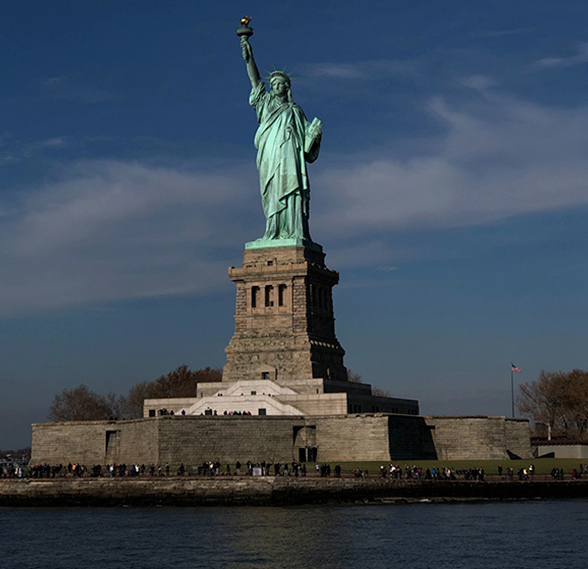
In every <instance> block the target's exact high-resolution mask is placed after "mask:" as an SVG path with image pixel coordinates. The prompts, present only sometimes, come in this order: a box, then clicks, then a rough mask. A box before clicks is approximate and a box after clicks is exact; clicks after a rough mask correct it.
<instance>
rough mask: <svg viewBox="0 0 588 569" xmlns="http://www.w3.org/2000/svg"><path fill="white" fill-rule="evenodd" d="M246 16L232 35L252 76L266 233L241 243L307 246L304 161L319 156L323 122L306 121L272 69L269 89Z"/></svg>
mask: <svg viewBox="0 0 588 569" xmlns="http://www.w3.org/2000/svg"><path fill="white" fill-rule="evenodd" d="M250 21H251V18H248V17H246V18H243V19H242V20H241V27H239V28H238V29H237V35H238V36H239V37H240V38H241V50H242V54H243V59H244V60H245V63H246V64H247V74H248V75H249V79H250V80H251V94H250V95H249V103H250V104H251V105H252V106H253V107H254V108H255V111H256V113H257V120H258V122H259V128H258V129H257V133H256V135H255V148H257V169H258V170H259V182H260V190H261V203H262V205H263V212H264V214H265V218H266V228H265V234H264V236H263V237H262V238H261V239H258V240H257V241H254V242H252V243H248V244H247V245H246V248H248V249H253V248H262V247H282V246H283V247H287V246H297V247H300V246H302V247H310V248H313V249H316V248H320V245H317V244H315V243H313V242H312V239H311V237H310V231H309V227H308V218H309V201H310V185H309V182H308V172H307V167H306V163H307V162H309V163H310V162H314V161H315V160H316V159H317V158H318V154H319V149H320V143H321V137H322V131H321V127H322V123H321V121H320V120H319V119H317V118H315V119H314V120H313V121H312V123H310V122H309V121H308V120H307V118H306V116H305V114H304V112H303V110H302V109H301V108H300V107H299V106H298V105H297V104H296V103H294V102H293V101H292V90H291V82H290V77H289V75H288V74H287V73H286V72H285V71H278V70H275V71H273V72H272V73H270V75H269V87H270V89H269V92H268V90H267V89H266V86H265V84H264V82H263V81H262V80H261V77H260V75H259V70H258V68H257V65H256V63H255V59H254V58H253V50H252V48H251V45H250V44H249V38H250V37H251V36H252V35H253V30H252V29H251V28H250V27H249V22H250Z"/></svg>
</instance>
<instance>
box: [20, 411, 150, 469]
mask: <svg viewBox="0 0 588 569" xmlns="http://www.w3.org/2000/svg"><path fill="white" fill-rule="evenodd" d="M107 443H108V444H107ZM157 447H158V439H157V430H156V429H155V424H154V423H153V422H152V421H151V420H149V419H147V420H143V419H137V420H135V421H84V422H81V421H80V422H77V421H74V422H69V423H39V424H35V425H33V444H32V457H31V462H32V463H33V464H37V463H39V464H41V463H46V462H48V463H50V464H59V463H61V464H68V463H70V462H71V463H76V462H77V463H81V464H85V465H86V466H92V465H94V464H105V463H107V462H111V463H114V462H117V463H120V462H128V463H131V462H135V461H138V460H140V461H141V462H145V463H149V462H152V461H154V460H155V459H156V458H157Z"/></svg>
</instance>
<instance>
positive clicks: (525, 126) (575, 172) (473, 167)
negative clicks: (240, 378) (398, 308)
mask: <svg viewBox="0 0 588 569" xmlns="http://www.w3.org/2000/svg"><path fill="white" fill-rule="evenodd" d="M482 83H483V81H482ZM474 84H476V82H475V81H474ZM477 84H479V82H478V83H477ZM474 101H475V102H474V103H470V105H469V106H468V107H464V106H463V104H460V105H459V106H458V105H456V104H453V103H450V102H448V101H447V100H445V99H444V98H440V97H439V98H435V99H432V100H431V101H430V103H429V105H428V107H427V109H426V112H428V113H429V114H430V117H431V118H432V120H434V121H436V122H438V123H439V124H441V125H443V126H444V128H445V133H444V134H443V135H442V136H440V137H437V138H435V139H431V137H427V139H423V140H421V141H420V143H419V142H418V141H415V140H413V141H412V142H411V149H414V150H411V156H410V158H408V159H404V158H403V159H399V158H397V157H395V156H394V154H392V153H391V152H390V151H383V150H381V149H379V148H371V149H369V152H366V153H363V154H356V155H347V156H341V157H339V158H336V157H333V156H331V159H332V162H331V163H328V162H326V160H327V155H323V157H322V159H321V161H319V163H318V164H320V166H319V167H318V168H317V167H316V166H313V171H312V172H311V184H312V187H313V190H312V191H313V192H316V193H317V195H319V196H320V198H319V199H318V200H315V201H313V204H312V219H311V225H312V228H313V235H314V237H315V238H317V239H318V240H319V241H321V242H324V241H325V240H326V241H329V242H330V243H332V244H335V246H334V247H332V246H330V247H329V251H328V253H329V262H330V263H331V264H332V265H333V266H336V267H338V268H352V267H356V268H366V267H375V268H377V267H394V266H395V265H396V264H397V263H401V262H403V261H405V260H406V259H410V258H414V257H416V256H419V255H421V254H422V252H420V251H419V250H418V249H415V248H414V247H413V246H410V245H409V246H406V247H394V246H393V245H390V244H391V243H394V238H393V237H394V235H395V234H397V233H398V232H410V231H413V230H422V229H443V228H451V227H457V226H473V225H481V224H490V223H494V222H498V221H502V220H504V219H506V218H508V217H512V216H516V215H526V214H531V213H536V212H546V211H550V210H556V209H560V208H570V207H575V206H580V205H588V191H587V189H588V188H587V186H588V183H587V180H588V164H587V163H586V160H585V156H586V149H588V109H587V108H584V107H581V108H575V109H567V110H563V109H554V108H549V107H543V106H540V105H537V104H533V103H529V102H526V101H521V100H518V99H515V98H513V97H508V96H504V95H501V94H500V93H497V92H495V91H493V90H492V89H489V88H488V89H486V91H485V93H484V97H479V96H477V95H476V97H475V99H474ZM44 144H48V145H49V146H51V144H60V142H59V141H56V142H47V141H46V142H45V143H44ZM419 144H420V148H421V151H419V150H418V148H419ZM390 147H392V144H391V145H390ZM0 212H1V215H2V217H1V222H0V266H2V275H3V278H2V279H0V315H2V316H7V315H12V314H22V313H23V312H26V311H32V312H34V311H38V310H41V309H47V308H60V307H67V306H71V305H76V304H79V303H86V302H97V301H109V300H121V299H131V298H140V297H156V296H163V295H174V294H175V295H177V294H198V293H205V292H208V291H210V290H211V289H213V288H215V287H219V286H220V287H222V286H227V287H230V286H231V285H230V283H229V281H228V279H227V277H226V268H227V265H230V264H235V263H236V262H238V251H239V250H240V248H241V247H242V245H243V242H244V241H246V240H249V239H254V238H256V237H259V234H260V233H261V228H262V227H263V216H262V214H261V206H260V204H259V196H258V190H257V176H256V172H255V167H254V165H253V164H248V165H245V166H243V165H241V164H236V165H232V166H231V167H228V168H219V169H217V170H216V171H215V172H212V173H211V172H203V171H194V170H188V169H179V168H172V167H168V168H161V167H159V168H156V167H152V166H147V165H145V164H142V163H139V162H122V161H108V160H102V161H92V162H77V163H75V164H72V165H70V166H68V167H67V168H66V169H65V170H64V171H63V173H62V176H61V178H60V179H59V181H57V182H55V183H52V184H49V185H44V186H39V187H37V188H35V189H34V190H31V191H30V192H29V193H28V195H27V197H26V198H25V199H23V200H22V201H20V202H18V203H14V202H8V201H5V203H2V202H0ZM342 240H345V241H346V245H345V248H343V246H342V245H337V243H341V242H342ZM351 241H352V243H353V244H352V246H349V243H350V242H351ZM227 251H230V253H227ZM236 257H237V258H236Z"/></svg>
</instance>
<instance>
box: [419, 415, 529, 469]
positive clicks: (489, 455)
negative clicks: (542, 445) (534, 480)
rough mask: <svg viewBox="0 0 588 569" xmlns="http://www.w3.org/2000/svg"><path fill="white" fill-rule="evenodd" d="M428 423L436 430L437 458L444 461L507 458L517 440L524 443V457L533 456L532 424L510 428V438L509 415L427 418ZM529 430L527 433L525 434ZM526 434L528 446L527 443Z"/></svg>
mask: <svg viewBox="0 0 588 569" xmlns="http://www.w3.org/2000/svg"><path fill="white" fill-rule="evenodd" d="M424 419H425V421H426V423H427V425H429V426H430V427H431V429H432V435H433V440H434V441H435V448H436V451H437V457H438V458H439V459H440V460H484V459H489V460H491V459H498V460H500V459H507V458H508V453H507V450H510V449H509V448H508V443H509V442H511V441H513V440H515V438H514V432H516V433H517V436H516V440H518V444H519V445H520V447H519V450H520V451H521V453H522V454H520V455H519V456H521V458H527V457H530V456H531V447H530V442H529V441H530V438H529V427H528V423H527V422H526V421H522V422H521V423H520V425H519V426H518V429H517V428H516V427H514V426H512V425H511V427H509V433H511V434H510V435H509V438H507V429H506V426H505V424H506V423H507V420H506V418H505V417H491V416H471V417H461V416H459V417H450V416H436V417H425V418H424ZM525 432H526V435H525ZM525 436H526V439H527V444H526V448H525V447H524V445H523V440H524V437H525Z"/></svg>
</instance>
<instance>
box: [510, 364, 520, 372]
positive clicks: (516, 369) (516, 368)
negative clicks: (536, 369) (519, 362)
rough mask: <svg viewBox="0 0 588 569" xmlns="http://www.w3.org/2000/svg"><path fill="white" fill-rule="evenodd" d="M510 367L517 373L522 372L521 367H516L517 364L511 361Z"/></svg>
mask: <svg viewBox="0 0 588 569" xmlns="http://www.w3.org/2000/svg"><path fill="white" fill-rule="evenodd" d="M510 369H511V371H516V372H517V373H523V372H522V371H521V368H520V367H517V366H516V365H514V364H513V363H511V364H510Z"/></svg>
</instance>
